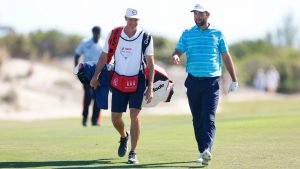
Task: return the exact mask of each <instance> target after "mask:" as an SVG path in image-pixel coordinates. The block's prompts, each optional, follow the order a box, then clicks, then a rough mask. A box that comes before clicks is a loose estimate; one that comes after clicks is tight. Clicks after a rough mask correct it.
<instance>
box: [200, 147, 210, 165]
mask: <svg viewBox="0 0 300 169" xmlns="http://www.w3.org/2000/svg"><path fill="white" fill-rule="evenodd" d="M201 157H202V160H203V161H202V165H208V164H209V162H210V160H211V159H212V155H211V153H210V152H209V150H205V151H204V152H203V153H202V154H201Z"/></svg>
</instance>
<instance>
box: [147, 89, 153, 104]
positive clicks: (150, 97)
mask: <svg viewBox="0 0 300 169" xmlns="http://www.w3.org/2000/svg"><path fill="white" fill-rule="evenodd" d="M152 98H153V89H152V87H148V89H147V91H146V101H147V102H146V103H147V104H148V103H150V102H151V100H152Z"/></svg>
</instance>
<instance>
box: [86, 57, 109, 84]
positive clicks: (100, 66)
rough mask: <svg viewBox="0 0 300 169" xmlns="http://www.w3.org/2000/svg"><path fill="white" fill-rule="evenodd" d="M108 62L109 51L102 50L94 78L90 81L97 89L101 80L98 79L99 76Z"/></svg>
mask: <svg viewBox="0 0 300 169" xmlns="http://www.w3.org/2000/svg"><path fill="white" fill-rule="evenodd" d="M106 62H107V53H105V52H102V54H101V56H100V57H99V60H98V62H97V66H96V69H95V73H94V75H93V78H92V80H91V82H90V85H91V86H92V87H93V88H94V89H96V88H97V87H98V86H100V84H99V81H98V77H99V75H100V73H101V71H102V69H103V67H104V66H105V64H106Z"/></svg>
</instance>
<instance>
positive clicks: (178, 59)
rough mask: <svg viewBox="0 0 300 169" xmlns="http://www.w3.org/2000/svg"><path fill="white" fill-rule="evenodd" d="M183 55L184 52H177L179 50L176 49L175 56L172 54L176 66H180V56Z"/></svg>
mask: <svg viewBox="0 0 300 169" xmlns="http://www.w3.org/2000/svg"><path fill="white" fill-rule="evenodd" d="M181 55H182V52H181V51H179V50H177V49H175V51H174V52H173V54H172V62H173V63H174V64H176V65H178V64H179V62H180V58H179V57H180V56H181Z"/></svg>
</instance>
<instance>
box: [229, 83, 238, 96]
mask: <svg viewBox="0 0 300 169" xmlns="http://www.w3.org/2000/svg"><path fill="white" fill-rule="evenodd" d="M238 87H239V84H238V82H231V84H230V86H229V89H228V93H229V92H234V91H236V89H237V88H238Z"/></svg>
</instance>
